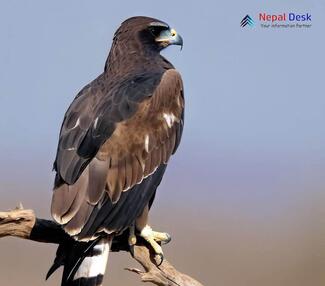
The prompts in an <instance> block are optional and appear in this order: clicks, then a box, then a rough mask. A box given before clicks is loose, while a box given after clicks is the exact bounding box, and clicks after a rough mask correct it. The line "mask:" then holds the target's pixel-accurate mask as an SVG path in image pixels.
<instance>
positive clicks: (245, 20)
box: [240, 15, 254, 27]
mask: <svg viewBox="0 0 325 286" xmlns="http://www.w3.org/2000/svg"><path fill="white" fill-rule="evenodd" d="M247 25H248V26H250V27H253V26H254V20H253V19H252V17H251V16H249V15H246V16H245V17H244V18H243V20H241V22H240V26H241V27H245V26H247Z"/></svg>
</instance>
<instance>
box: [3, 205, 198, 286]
mask: <svg viewBox="0 0 325 286" xmlns="http://www.w3.org/2000/svg"><path fill="white" fill-rule="evenodd" d="M5 236H14V237H19V238H24V239H29V240H34V241H38V242H44V243H55V244H59V243H62V242H64V241H69V240H72V238H71V237H70V236H69V235H67V234H66V233H65V232H64V231H63V229H62V228H61V226H59V225H58V224H56V223H55V222H53V221H50V220H45V219H40V218H36V216H35V214H34V211H33V210H25V209H23V207H22V206H21V205H20V206H19V207H18V208H16V209H14V210H11V211H8V212H0V238H1V237H5ZM111 250H112V251H114V252H117V251H129V247H128V240H127V234H122V235H120V236H116V237H114V239H113V242H112V247H111ZM133 258H134V259H135V260H136V261H137V262H139V263H140V264H141V265H142V267H143V268H144V271H142V270H139V269H135V268H126V270H128V271H131V272H134V273H137V274H139V275H140V276H141V279H142V281H143V282H151V283H153V284H156V285H159V286H176V285H177V286H203V285H202V284H201V283H199V282H198V281H196V280H195V279H193V278H191V277H189V276H188V275H186V274H183V273H180V272H178V271H177V270H176V269H175V268H174V267H173V266H172V265H171V264H170V263H169V262H168V261H167V260H166V259H164V261H163V263H162V264H161V265H160V266H159V267H158V266H157V265H156V262H155V259H154V255H153V253H152V252H151V250H150V248H149V247H148V245H147V244H146V243H145V242H144V241H143V240H141V239H139V242H138V243H137V245H136V246H135V247H134V256H133Z"/></svg>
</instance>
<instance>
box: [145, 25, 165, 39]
mask: <svg viewBox="0 0 325 286" xmlns="http://www.w3.org/2000/svg"><path fill="white" fill-rule="evenodd" d="M148 29H149V31H150V33H151V34H152V35H153V36H154V37H155V38H156V37H158V36H159V35H160V33H161V32H162V31H164V30H168V28H166V27H165V26H150V27H148Z"/></svg>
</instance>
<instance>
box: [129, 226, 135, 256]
mask: <svg viewBox="0 0 325 286" xmlns="http://www.w3.org/2000/svg"><path fill="white" fill-rule="evenodd" d="M128 243H129V247H130V252H131V254H132V256H134V245H136V243H137V237H136V236H135V223H132V224H131V226H130V227H129V239H128Z"/></svg>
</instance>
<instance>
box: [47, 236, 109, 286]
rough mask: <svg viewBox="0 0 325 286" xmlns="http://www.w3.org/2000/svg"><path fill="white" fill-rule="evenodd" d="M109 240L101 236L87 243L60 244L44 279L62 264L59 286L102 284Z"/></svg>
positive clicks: (92, 285) (95, 285)
mask: <svg viewBox="0 0 325 286" xmlns="http://www.w3.org/2000/svg"><path fill="white" fill-rule="evenodd" d="M111 241H112V238H111V237H101V238H98V239H96V240H94V241H90V242H87V243H86V242H77V241H69V242H66V243H63V244H60V245H59V248H58V250H57V253H56V258H55V260H54V263H53V265H52V267H51V268H50V270H49V272H48V273H47V276H46V279H47V278H48V277H49V276H50V275H51V274H52V273H53V272H54V271H55V270H56V269H58V268H59V267H60V266H62V265H63V266H64V269H63V275H62V282H61V286H99V285H102V282H103V278H104V273H105V269H106V264H107V260H108V254H109V250H110V245H111Z"/></svg>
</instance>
